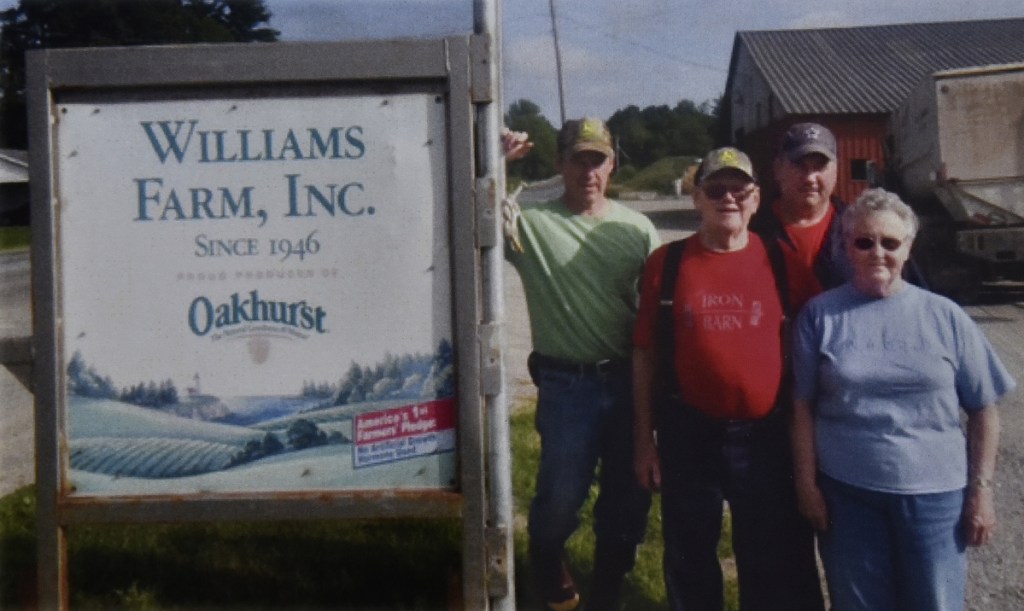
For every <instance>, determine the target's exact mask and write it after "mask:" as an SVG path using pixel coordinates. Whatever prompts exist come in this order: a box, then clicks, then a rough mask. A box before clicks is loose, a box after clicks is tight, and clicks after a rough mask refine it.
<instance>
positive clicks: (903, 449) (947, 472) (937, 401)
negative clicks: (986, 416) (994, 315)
mask: <svg viewBox="0 0 1024 611" xmlns="http://www.w3.org/2000/svg"><path fill="white" fill-rule="evenodd" d="M795 334H796V337H795V341H794V347H793V356H794V361H793V367H794V373H795V376H796V384H795V389H794V390H795V397H796V398H797V399H801V400H806V401H810V402H811V404H812V406H813V409H814V421H815V445H816V451H817V457H818V468H819V469H820V470H821V471H822V472H823V473H825V474H826V475H828V476H829V477H832V478H834V479H837V480H839V481H842V482H845V483H847V484H851V485H853V486H858V487H861V488H866V489H869V490H877V491H882V492H891V493H898V494H927V493H933V492H948V491H951V490H957V489H960V488H963V487H964V486H965V485H966V482H967V448H966V445H967V444H966V438H965V435H964V432H963V430H962V429H961V426H960V410H961V408H962V409H964V410H967V411H971V410H977V409H980V408H982V407H985V406H988V405H993V404H995V402H996V401H997V400H998V399H999V398H1000V397H1002V396H1003V395H1005V394H1007V393H1009V392H1011V391H1012V390H1013V389H1014V388H1015V387H1016V382H1015V381H1014V380H1013V378H1012V377H1011V376H1010V374H1009V373H1008V372H1007V370H1006V368H1005V367H1004V366H1003V364H1002V363H1001V362H1000V360H999V357H998V355H996V353H995V351H994V350H993V349H992V346H991V345H990V344H989V342H988V340H987V339H986V338H985V336H984V334H983V333H982V332H981V330H980V329H979V328H978V327H977V325H976V324H975V323H974V321H972V320H971V319H970V317H969V316H968V315H967V313H966V312H964V311H963V309H961V308H960V307H959V306H957V305H956V304H955V303H953V302H952V301H950V300H949V299H946V298H945V297H941V296H939V295H936V294H934V293H930V292H928V291H926V290H923V289H921V288H919V287H916V286H913V285H910V284H906V285H904V287H903V288H902V289H901V290H900V291H899V292H898V293H896V294H895V295H892V296H890V297H886V298H883V299H876V298H872V297H868V296H866V295H864V294H862V293H860V292H859V291H857V290H856V289H855V288H853V286H852V285H850V284H846V285H843V286H841V287H838V288H835V289H832V290H830V291H827V292H825V293H822V294H821V295H818V296H817V297H815V298H814V299H812V300H811V301H809V302H808V303H807V305H806V307H805V308H804V309H803V311H801V313H800V316H799V317H798V319H797V325H796V332H795Z"/></svg>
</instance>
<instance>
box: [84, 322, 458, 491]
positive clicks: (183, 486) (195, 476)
mask: <svg viewBox="0 0 1024 611" xmlns="http://www.w3.org/2000/svg"><path fill="white" fill-rule="evenodd" d="M67 384H68V387H67V388H68V397H69V401H68V410H67V411H68V413H67V416H68V425H69V429H68V430H69V439H68V461H69V465H70V473H69V477H70V480H71V482H70V483H71V485H72V486H73V488H74V492H75V493H76V494H85V495H88V494H109V493H113V494H189V493H196V492H200V493H205V492H210V493H216V492H220V491H301V490H332V489H338V490H346V489H355V490H358V489H394V488H401V489H421V488H423V489H425V488H439V487H440V488H454V487H455V486H456V472H455V468H456V467H455V462H456V461H455V453H454V450H455V429H456V427H455V423H456V420H457V418H456V407H455V398H454V397H455V374H454V355H453V352H452V348H451V344H450V343H449V342H448V341H447V340H442V341H441V342H440V343H439V345H438V347H437V349H436V351H435V352H434V353H433V354H407V355H401V356H393V355H387V356H386V357H385V358H384V359H383V360H382V361H381V362H378V363H376V364H374V365H372V366H370V365H360V364H357V363H355V362H353V363H352V364H351V365H350V367H349V368H348V370H347V371H345V372H343V373H342V375H341V377H340V378H339V380H338V381H337V382H335V383H327V382H318V381H306V382H304V383H301V384H299V385H300V386H301V388H297V389H296V394H295V395H290V396H249V397H247V396H237V397H217V396H213V395H209V394H204V393H203V389H202V380H201V379H200V377H199V375H198V374H197V375H196V376H195V378H194V379H193V384H192V385H190V386H189V387H188V388H186V389H184V391H179V389H178V388H177V387H176V386H175V384H174V383H173V382H172V381H171V380H165V381H163V382H156V381H147V382H139V383H136V384H134V385H131V386H127V387H120V386H118V385H117V384H115V383H114V381H113V380H112V379H111V378H110V377H109V376H107V375H105V374H103V373H100V372H97V371H96V370H95V369H93V368H92V367H90V366H89V365H88V362H87V360H86V358H85V356H83V355H82V354H80V353H75V355H74V356H73V357H72V358H71V360H70V362H69V364H68V367H67Z"/></svg>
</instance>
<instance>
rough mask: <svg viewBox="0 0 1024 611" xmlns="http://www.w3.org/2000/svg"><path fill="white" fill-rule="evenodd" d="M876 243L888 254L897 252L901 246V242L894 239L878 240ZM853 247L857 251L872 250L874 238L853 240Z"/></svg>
mask: <svg viewBox="0 0 1024 611" xmlns="http://www.w3.org/2000/svg"><path fill="white" fill-rule="evenodd" d="M878 243H879V244H881V245H882V248H884V249H885V250H887V251H889V252H893V251H894V250H899V248H900V246H903V240H897V239H896V238H881V239H879V240H878ZM853 247H854V248H856V249H857V250H865V251H866V250H872V249H874V247H875V238H854V239H853Z"/></svg>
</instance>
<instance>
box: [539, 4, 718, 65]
mask: <svg viewBox="0 0 1024 611" xmlns="http://www.w3.org/2000/svg"><path fill="white" fill-rule="evenodd" d="M558 17H559V19H561V20H563V21H570V22H573V23H575V24H576V25H579V26H583V27H585V28H588V29H589V30H597V31H599V32H601V33H602V34H604V35H605V36H608V37H609V38H614V39H615V40H618V41H619V42H622V43H623V44H627V45H629V46H631V47H635V48H637V49H642V50H644V51H647V52H648V53H651V54H653V55H659V56H661V57H663V58H665V59H671V60H674V61H678V62H681V63H684V64H686V65H688V66H692V67H694V68H700V69H702V70H710V71H712V72H718V73H721V74H728V73H729V71H728V70H724V69H722V68H720V67H718V66H712V65H709V64H702V63H700V62H695V61H693V60H689V59H686V58H685V57H681V56H679V55H673V54H671V53H666V52H664V51H663V50H661V49H656V48H654V47H652V46H650V45H646V44H643V43H639V42H636V41H633V40H628V39H626V38H624V37H623V36H621V35H619V34H616V33H615V32H612V31H610V30H607V29H605V28H604V27H602V26H599V25H596V24H593V23H588V22H586V21H583V20H582V19H577V18H575V17H568V16H566V15H565V14H564V13H563V14H560V15H559V16H558Z"/></svg>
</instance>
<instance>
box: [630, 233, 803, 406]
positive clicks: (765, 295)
mask: <svg viewBox="0 0 1024 611" xmlns="http://www.w3.org/2000/svg"><path fill="white" fill-rule="evenodd" d="M666 249H667V247H666V246H662V247H661V248H659V249H658V250H656V251H654V253H652V254H651V256H650V258H649V259H648V260H647V265H646V266H645V268H644V275H643V280H642V286H641V294H640V311H639V314H638V315H637V321H636V327H635V328H634V332H633V343H634V345H636V346H638V347H641V348H652V347H654V343H655V342H654V333H655V327H656V326H657V310H658V304H659V302H660V300H661V274H662V269H663V268H664V261H665V253H666ZM673 315H674V317H675V334H676V337H675V341H676V345H675V353H676V354H675V366H676V376H677V379H678V381H679V391H680V393H681V396H682V398H683V400H684V401H686V403H688V404H689V405H692V406H694V407H696V408H697V409H699V410H701V411H702V412H704V413H706V414H709V415H711V416H714V417H717V418H748V419H752V418H760V417H763V416H765V415H767V414H768V413H769V412H770V411H771V410H772V407H773V406H774V405H775V399H776V395H777V393H778V391H779V385H780V384H781V379H782V345H781V334H782V320H783V313H782V304H781V303H780V302H779V296H778V292H777V291H776V285H775V280H774V278H773V277H772V268H771V263H770V262H769V260H768V254H767V253H766V252H765V247H764V243H763V242H762V241H761V239H760V238H759V237H757V236H756V235H755V234H753V233H751V234H750V242H749V244H747V246H746V247H745V248H743V249H742V250H738V251H734V252H728V253H720V252H714V251H711V250H708V249H707V248H705V247H704V246H703V245H702V244H701V243H700V240H699V239H698V238H696V237H694V238H693V239H690V240H688V241H687V244H686V249H685V251H684V252H683V260H682V263H681V264H680V267H679V279H678V281H677V282H676V291H675V299H674V302H673Z"/></svg>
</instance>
